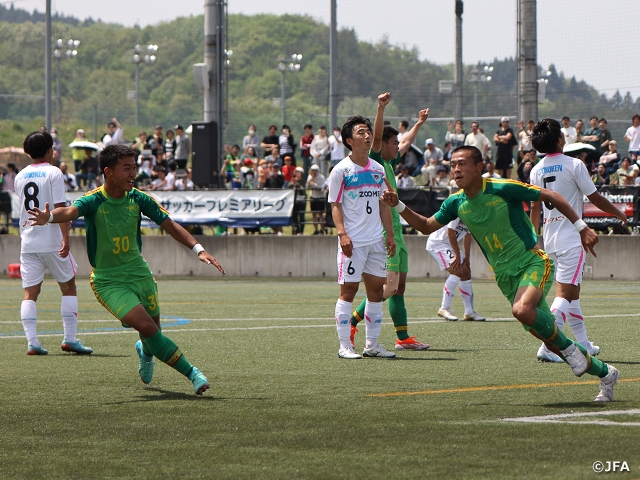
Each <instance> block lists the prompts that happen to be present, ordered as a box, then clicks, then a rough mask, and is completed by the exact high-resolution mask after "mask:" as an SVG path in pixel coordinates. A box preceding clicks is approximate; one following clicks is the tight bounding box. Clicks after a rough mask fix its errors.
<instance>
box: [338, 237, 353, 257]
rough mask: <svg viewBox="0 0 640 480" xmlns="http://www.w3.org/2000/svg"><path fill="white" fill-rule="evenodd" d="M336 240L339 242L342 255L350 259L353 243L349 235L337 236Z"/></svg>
mask: <svg viewBox="0 0 640 480" xmlns="http://www.w3.org/2000/svg"><path fill="white" fill-rule="evenodd" d="M338 239H339V240H340V250H342V253H344V255H345V256H346V257H347V258H351V255H353V243H352V242H351V239H350V238H349V235H347V234H346V233H345V234H343V235H338Z"/></svg>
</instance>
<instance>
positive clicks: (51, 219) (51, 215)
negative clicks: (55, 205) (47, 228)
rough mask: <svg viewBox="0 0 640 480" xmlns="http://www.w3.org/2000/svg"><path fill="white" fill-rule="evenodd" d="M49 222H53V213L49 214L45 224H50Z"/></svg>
mask: <svg viewBox="0 0 640 480" xmlns="http://www.w3.org/2000/svg"><path fill="white" fill-rule="evenodd" d="M51 222H53V212H51V213H50V214H49V220H47V223H51Z"/></svg>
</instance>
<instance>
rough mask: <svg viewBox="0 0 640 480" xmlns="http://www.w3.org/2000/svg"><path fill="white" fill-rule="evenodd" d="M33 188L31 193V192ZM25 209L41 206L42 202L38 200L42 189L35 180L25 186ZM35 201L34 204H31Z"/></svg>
mask: <svg viewBox="0 0 640 480" xmlns="http://www.w3.org/2000/svg"><path fill="white" fill-rule="evenodd" d="M29 190H31V193H30V192H29ZM23 192H24V209H25V210H27V211H29V210H33V209H34V208H40V202H39V201H38V193H40V189H39V188H38V185H37V184H35V183H34V182H29V183H27V184H26V185H25V186H24V191H23ZM31 202H33V205H32V206H29V204H30V203H31Z"/></svg>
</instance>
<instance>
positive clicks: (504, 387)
mask: <svg viewBox="0 0 640 480" xmlns="http://www.w3.org/2000/svg"><path fill="white" fill-rule="evenodd" d="M618 382H620V383H631V382H640V377H638V378H621V379H620V380H618ZM599 384H600V380H586V381H580V382H550V383H520V384H515V385H485V386H478V387H462V388H447V389H442V390H422V391H419V392H387V393H368V394H366V395H365V397H405V396H409V395H438V394H444V393H469V392H488V391H492V390H525V389H529V388H545V387H570V386H574V385H599Z"/></svg>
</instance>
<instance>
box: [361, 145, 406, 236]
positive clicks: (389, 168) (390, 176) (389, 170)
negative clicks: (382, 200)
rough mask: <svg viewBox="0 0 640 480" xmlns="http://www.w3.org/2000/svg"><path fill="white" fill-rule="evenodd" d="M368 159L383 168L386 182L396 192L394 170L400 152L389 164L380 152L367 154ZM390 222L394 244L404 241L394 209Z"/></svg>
mask: <svg viewBox="0 0 640 480" xmlns="http://www.w3.org/2000/svg"><path fill="white" fill-rule="evenodd" d="M369 158H370V159H372V160H375V161H376V162H378V163H379V164H380V165H382V166H383V167H384V175H385V177H387V180H389V184H391V186H392V187H393V190H394V191H395V192H397V191H398V187H397V185H396V176H395V172H394V168H395V166H396V165H397V164H398V163H400V159H401V157H400V152H398V155H397V156H396V158H395V159H394V160H391V161H390V162H388V161H386V160H385V159H383V158H382V151H380V152H374V151H373V150H371V151H370V152H369ZM391 220H392V221H393V236H394V237H395V240H396V242H397V241H398V239H402V241H404V236H403V235H402V224H401V223H400V214H399V213H398V212H397V211H396V209H395V208H392V209H391Z"/></svg>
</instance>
